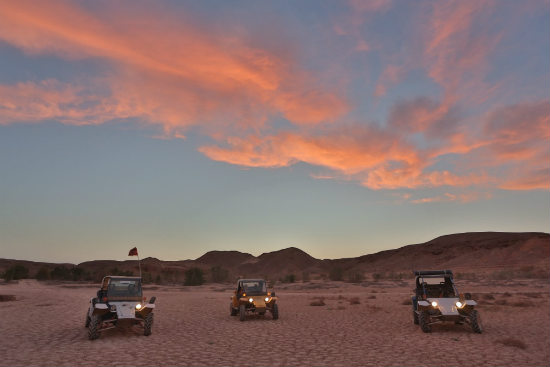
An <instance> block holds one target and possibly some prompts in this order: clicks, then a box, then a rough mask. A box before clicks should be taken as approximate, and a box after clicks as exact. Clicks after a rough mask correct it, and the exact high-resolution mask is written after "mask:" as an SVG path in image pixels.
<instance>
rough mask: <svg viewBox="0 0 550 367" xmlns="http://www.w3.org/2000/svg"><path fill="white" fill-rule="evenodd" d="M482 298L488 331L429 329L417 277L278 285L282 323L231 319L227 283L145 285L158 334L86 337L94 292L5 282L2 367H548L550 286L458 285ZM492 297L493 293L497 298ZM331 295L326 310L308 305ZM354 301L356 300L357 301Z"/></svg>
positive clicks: (114, 332)
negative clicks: (420, 319)
mask: <svg viewBox="0 0 550 367" xmlns="http://www.w3.org/2000/svg"><path fill="white" fill-rule="evenodd" d="M458 286H459V290H460V291H461V292H468V291H469V292H472V293H474V296H475V297H477V298H478V301H479V303H480V304H479V307H478V310H479V312H480V313H481V316H482V320H483V326H484V333H483V334H475V333H473V332H472V331H471V330H470V328H469V327H468V326H460V325H458V326H457V325H454V324H445V325H436V326H434V327H433V332H432V333H429V334H425V333H422V331H421V330H420V328H419V327H418V326H417V325H414V324H413V322H412V316H411V306H410V305H407V304H405V303H406V300H407V299H409V298H410V293H411V289H412V287H413V281H412V279H411V280H410V281H409V280H407V281H402V282H399V281H381V282H365V283H362V284H357V285H351V284H348V283H341V282H320V283H294V284H281V285H279V284H277V285H276V288H275V290H276V291H277V293H278V296H279V298H280V299H279V308H280V319H279V320H277V321H273V320H271V317H270V316H269V315H266V316H265V318H264V317H249V318H248V319H247V320H246V321H245V322H240V321H239V320H238V318H237V317H231V316H229V311H228V304H229V298H230V295H231V291H232V286H231V285H203V286H200V287H182V286H149V287H146V288H145V290H144V295H145V296H147V297H151V296H157V303H156V304H157V308H156V311H155V324H154V327H153V334H152V335H151V336H149V337H145V336H143V335H142V330H141V329H139V328H133V329H111V330H106V331H104V332H103V333H102V334H101V337H100V338H99V339H98V340H95V341H90V340H88V338H87V333H86V328H84V316H85V312H86V309H87V307H88V302H89V299H90V297H92V296H93V295H94V293H95V291H96V289H97V285H87V284H74V283H41V282H37V281H35V280H22V281H19V282H18V283H15V282H13V283H0V294H3V295H15V297H16V300H15V301H7V302H0V311H1V315H2V317H0V331H1V333H2V338H1V339H0V356H1V358H0V365H1V366H97V365H101V366H132V365H133V366H151V365H158V366H175V365H178V366H179V365H192V366H227V365H239V366H311V365H315V366H405V365H406V366H474V365H475V366H548V365H549V361H550V351H549V348H550V315H549V311H548V310H549V284H548V281H547V280H545V279H542V280H518V281H513V282H505V281H500V282H494V281H486V282H467V281H461V282H458ZM492 296H494V299H491V298H493V297H492ZM318 297H324V302H325V304H326V305H325V306H311V305H310V304H311V303H312V302H314V301H315V299H318ZM353 298H356V299H358V301H359V303H358V304H351V303H354V302H350V301H351V300H352V299H353Z"/></svg>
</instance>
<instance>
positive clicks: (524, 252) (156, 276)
mask: <svg viewBox="0 0 550 367" xmlns="http://www.w3.org/2000/svg"><path fill="white" fill-rule="evenodd" d="M549 260H550V235H549V234H547V233H535V232H530V233H507V232H472V233H458V234H452V235H446V236H441V237H438V238H435V239H433V240H431V241H428V242H426V243H421V244H413V245H408V246H404V247H401V248H398V249H393V250H387V251H381V252H378V253H375V254H368V255H363V256H359V257H355V258H343V259H334V260H321V259H316V258H314V257H312V256H310V255H309V254H307V253H306V252H304V251H302V250H300V249H298V248H295V247H290V248H286V249H282V250H279V251H273V252H267V253H263V254H261V255H260V256H258V257H255V256H253V255H251V254H248V253H242V252H239V251H210V252H207V253H206V254H204V255H202V256H201V257H199V258H197V259H195V260H183V261H163V260H159V259H156V258H151V257H149V258H145V259H143V260H142V261H141V266H142V270H143V272H144V278H147V279H148V280H149V281H158V282H168V283H172V282H176V283H178V282H182V281H183V279H184V272H185V271H186V270H188V269H190V268H193V267H198V268H201V269H202V270H203V272H204V273H205V275H206V279H207V280H209V279H210V278H211V277H212V274H213V272H214V271H217V272H218V273H217V275H218V278H219V276H220V274H222V275H223V277H224V278H225V279H226V280H227V281H233V280H234V279H236V277H239V276H246V277H252V276H255V277H267V278H269V279H271V280H277V279H285V278H286V279H288V276H289V275H292V276H293V278H294V279H297V280H300V279H302V278H308V279H328V278H331V279H342V280H347V279H349V280H361V279H366V278H368V277H395V276H396V275H399V274H406V275H408V274H409V273H410V271H411V270H413V269H442V268H445V269H453V270H454V271H455V272H457V273H458V272H462V273H480V272H482V273H496V272H500V273H506V274H510V276H513V275H516V276H546V275H547V274H548V271H549V267H550V261H549ZM17 264H18V265H22V266H24V267H26V268H27V269H28V270H29V272H28V273H29V276H30V277H35V276H36V275H37V274H38V272H39V271H40V269H46V271H44V270H42V273H41V274H42V276H44V274H49V273H51V272H52V271H54V269H56V268H57V273H55V274H57V275H56V276H61V275H60V274H65V275H64V276H65V277H66V279H68V278H71V276H74V278H75V279H81V278H83V277H84V278H87V280H93V281H97V279H98V278H101V276H103V275H104V274H115V273H116V274H138V266H137V262H136V261H135V260H134V259H132V260H125V261H115V260H94V261H86V262H83V263H80V264H74V265H73V264H52V263H39V262H32V261H23V260H10V259H0V273H3V272H4V271H6V269H8V268H10V267H13V266H14V265H17ZM214 267H216V268H217V270H212V268H214ZM60 268H63V269H73V270H72V271H73V272H72V273H63V272H60V270H59V269H60ZM74 269H77V270H78V271H76V274H75V270H74ZM220 271H221V273H220ZM211 273H212V274H211ZM71 274H72V275H71ZM399 276H402V275H399Z"/></svg>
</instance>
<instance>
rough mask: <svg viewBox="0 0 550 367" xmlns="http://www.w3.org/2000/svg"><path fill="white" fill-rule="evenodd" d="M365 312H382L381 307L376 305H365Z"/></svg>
mask: <svg viewBox="0 0 550 367" xmlns="http://www.w3.org/2000/svg"><path fill="white" fill-rule="evenodd" d="M367 310H368V311H369V312H378V311H381V310H382V307H380V306H376V305H367Z"/></svg>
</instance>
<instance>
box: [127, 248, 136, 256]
mask: <svg viewBox="0 0 550 367" xmlns="http://www.w3.org/2000/svg"><path fill="white" fill-rule="evenodd" d="M137 255H138V253H137V247H134V248H133V249H131V250H130V252H128V256H137Z"/></svg>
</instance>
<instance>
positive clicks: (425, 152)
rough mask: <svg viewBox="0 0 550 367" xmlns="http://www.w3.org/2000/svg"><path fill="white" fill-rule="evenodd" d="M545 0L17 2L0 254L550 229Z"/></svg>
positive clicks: (11, 20)
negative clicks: (549, 225)
mask: <svg viewBox="0 0 550 367" xmlns="http://www.w3.org/2000/svg"><path fill="white" fill-rule="evenodd" d="M549 10H550V5H549V3H548V1H525V2H492V1H486V2H480V1H457V2H452V1H451V2H444V3H443V2H431V1H419V2H414V3H413V2H406V1H390V0H376V1H374V0H373V1H366V2H360V1H349V2H318V1H313V2H306V1H304V2H256V1H255V2H238V3H231V4H229V3H227V2H209V1H206V2H158V3H154V4H153V3H147V2H138V3H136V2H132V3H124V2H117V3H110V2H96V3H81V2H59V1H53V2H51V3H48V5H46V4H40V3H38V4H37V3H32V2H25V1H21V2H17V3H4V4H2V5H0V172H2V175H1V179H0V233H1V237H0V250H1V255H0V256H1V257H4V258H18V259H30V260H44V261H57V262H62V261H69V262H80V261H85V260H90V259H98V258H108V259H125V258H126V256H125V255H126V254H127V250H128V249H129V248H131V247H133V246H137V247H138V249H139V251H140V254H141V256H153V257H157V258H161V259H166V260H176V259H188V258H196V257H198V256H200V255H202V254H203V253H204V252H206V251H209V250H239V251H244V252H250V253H252V254H254V255H259V254H260V253H262V252H266V251H273V250H278V249H281V248H285V247H289V246H296V247H299V248H301V249H303V250H305V251H306V252H308V253H310V254H311V255H313V256H315V257H318V258H338V257H351V256H359V255H363V254H367V253H372V252H376V251H380V250H384V249H389V248H395V247H399V246H402V245H407V244H411V243H418V242H424V241H427V240H430V239H432V238H434V237H436V236H439V235H443V234H449V233H456V232H467V231H486V230H488V231H544V232H548V223H549V220H550V211H549V207H550V205H549V204H550V197H549V195H548V190H549V169H550V167H549V166H550V161H549V160H548V157H549V156H550V155H549V153H550V144H549V143H550V141H549V140H550V120H549V115H550V103H549V102H550V96H549V90H548V85H549V83H548V82H549V65H550V48H549V44H550V42H549V39H548V37H547V32H546V30H547V29H548V26H549V25H550V22H549V19H550V16H549ZM62 15H63V16H62Z"/></svg>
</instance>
